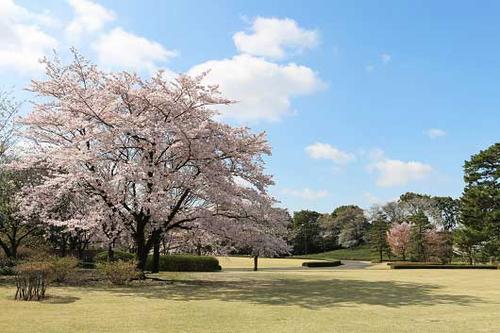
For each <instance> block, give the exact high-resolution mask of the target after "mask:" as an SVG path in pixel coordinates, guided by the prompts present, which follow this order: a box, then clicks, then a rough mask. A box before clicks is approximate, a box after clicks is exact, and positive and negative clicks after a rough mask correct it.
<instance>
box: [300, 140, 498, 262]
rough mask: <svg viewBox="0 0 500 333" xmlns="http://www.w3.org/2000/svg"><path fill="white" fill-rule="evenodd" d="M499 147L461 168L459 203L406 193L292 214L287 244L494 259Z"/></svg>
mask: <svg viewBox="0 0 500 333" xmlns="http://www.w3.org/2000/svg"><path fill="white" fill-rule="evenodd" d="M499 177H500V143H496V144H494V145H492V146H491V147H489V148H488V149H486V150H483V151H481V152H479V153H478V154H476V155H473V156H472V157H471V158H470V160H468V161H466V162H465V165H464V181H465V184H466V185H465V189H464V192H463V194H462V196H461V198H458V199H455V198H452V197H447V196H431V195H427V194H419V193H413V192H407V193H404V194H402V195H401V196H400V197H399V199H398V200H395V201H391V202H388V203H386V204H384V205H376V206H374V207H371V208H370V209H368V210H363V209H362V208H360V207H358V206H356V205H346V206H340V207H338V208H336V209H334V210H333V212H331V213H327V214H321V213H318V212H315V211H311V210H302V211H298V212H295V213H294V214H293V218H292V223H291V225H290V226H291V236H290V242H291V246H292V249H293V253H294V254H297V255H301V254H310V253H318V252H324V251H330V250H335V249H340V248H352V247H356V246H359V245H362V244H369V245H370V246H371V247H372V248H373V249H374V250H375V251H376V252H377V254H378V256H379V259H380V260H383V258H384V257H386V258H388V259H391V258H393V259H394V258H397V259H401V260H412V261H432V262H443V263H446V262H451V261H452V260H460V261H467V262H469V263H470V264H473V263H475V262H486V261H496V260H498V259H500V184H499Z"/></svg>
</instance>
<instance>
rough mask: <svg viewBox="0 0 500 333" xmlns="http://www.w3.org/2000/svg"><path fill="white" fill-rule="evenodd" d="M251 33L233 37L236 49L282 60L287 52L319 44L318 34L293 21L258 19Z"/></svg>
mask: <svg viewBox="0 0 500 333" xmlns="http://www.w3.org/2000/svg"><path fill="white" fill-rule="evenodd" d="M251 30H252V31H251V33H246V32H244V31H239V32H237V33H235V34H234V35H233V41H234V44H235V45H236V48H237V49H238V50H239V51H240V52H243V53H247V54H251V55H255V56H264V57H269V58H271V59H282V58H284V57H285V56H286V53H287V51H292V52H300V51H302V50H304V49H310V48H312V47H314V46H316V45H317V44H318V40H319V37H318V33H317V32H316V31H315V30H306V29H303V28H301V27H299V25H298V24H297V22H295V21H294V20H292V19H289V18H285V19H278V18H265V17H257V18H256V19H255V20H254V21H253V24H252V27H251Z"/></svg>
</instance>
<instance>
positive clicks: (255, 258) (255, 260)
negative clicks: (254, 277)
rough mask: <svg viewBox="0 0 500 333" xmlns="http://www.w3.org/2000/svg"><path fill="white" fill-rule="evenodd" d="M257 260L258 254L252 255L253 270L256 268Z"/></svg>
mask: <svg viewBox="0 0 500 333" xmlns="http://www.w3.org/2000/svg"><path fill="white" fill-rule="evenodd" d="M258 261H259V256H254V257H253V270H254V271H257V270H258Z"/></svg>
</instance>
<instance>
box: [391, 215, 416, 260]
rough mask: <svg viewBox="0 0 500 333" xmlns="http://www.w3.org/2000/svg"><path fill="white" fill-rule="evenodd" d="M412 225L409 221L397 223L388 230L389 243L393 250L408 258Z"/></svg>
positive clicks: (396, 253) (394, 252)
mask: <svg viewBox="0 0 500 333" xmlns="http://www.w3.org/2000/svg"><path fill="white" fill-rule="evenodd" d="M410 236H411V226H410V224H409V223H407V222H403V223H396V224H393V225H392V226H391V228H390V229H389V231H388V232H387V243H388V244H389V247H390V249H391V252H392V253H393V254H394V255H396V256H398V257H401V258H402V259H403V260H406V255H407V253H408V249H409V247H410V240H411V239H410Z"/></svg>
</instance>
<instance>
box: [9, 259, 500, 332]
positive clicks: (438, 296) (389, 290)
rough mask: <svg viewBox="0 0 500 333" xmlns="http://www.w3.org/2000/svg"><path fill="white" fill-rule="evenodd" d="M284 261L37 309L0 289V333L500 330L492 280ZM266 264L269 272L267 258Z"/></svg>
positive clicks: (68, 290) (66, 297)
mask: <svg viewBox="0 0 500 333" xmlns="http://www.w3.org/2000/svg"><path fill="white" fill-rule="evenodd" d="M229 259H232V258H229ZM286 260H287V261H288V264H289V265H292V266H294V267H296V269H295V270H276V271H274V270H264V271H261V272H249V271H247V269H248V267H251V259H250V258H247V261H248V262H246V261H243V260H240V259H238V260H232V261H231V263H226V265H225V266H226V268H232V269H233V270H226V271H223V272H219V273H189V274H187V273H169V274H166V273H163V274H162V276H163V277H167V278H170V279H173V280H175V282H174V283H173V284H172V283H168V284H164V283H156V284H154V285H147V286H144V285H135V286H132V287H122V288H118V287H108V286H100V287H99V286H96V287H86V288H73V287H57V288H56V287H53V288H51V289H49V294H50V295H51V296H52V298H50V299H49V300H47V301H44V302H40V303H39V302H16V301H13V300H11V297H12V293H13V290H14V289H13V286H12V285H10V284H7V283H5V282H4V283H0V332H2V333H10V332H30V333H31V332H33V333H36V332H44V333H52V332H61V333H62V332H75V333H78V332H172V333H175V332H195V333H196V332H384V333H386V332H412V333H413V332H439V333H445V332H479V331H480V332H498V327H500V317H499V316H498V311H499V305H498V304H500V288H498V281H499V279H500V271H466V270H457V271H453V274H450V272H448V271H440V270H429V271H406V270H401V271H399V270H388V269H370V270H335V269H333V270H332V269H300V268H298V265H299V263H301V262H302V261H303V260H296V261H293V260H292V259H286ZM264 262H265V265H267V267H268V268H270V267H275V266H274V265H273V262H274V261H273V259H267V260H264V261H263V263H264ZM284 264H285V263H284V262H282V261H278V262H276V265H277V266H281V267H282V268H284V267H283V266H282V265H284ZM223 266H224V262H223ZM228 266H230V267H228ZM292 266H290V267H292ZM380 267H385V265H384V266H380Z"/></svg>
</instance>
